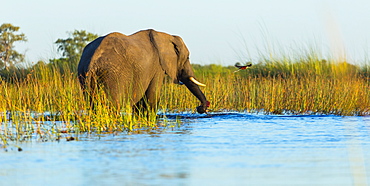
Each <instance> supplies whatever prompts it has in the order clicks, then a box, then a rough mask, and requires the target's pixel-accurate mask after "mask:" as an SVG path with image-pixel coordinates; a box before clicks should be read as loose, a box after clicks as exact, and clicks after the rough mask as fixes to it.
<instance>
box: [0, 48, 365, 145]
mask: <svg viewBox="0 0 370 186" xmlns="http://www.w3.org/2000/svg"><path fill="white" fill-rule="evenodd" d="M194 68H195V72H196V74H197V78H198V79H199V80H200V81H202V82H204V83H205V84H207V87H205V88H202V89H203V91H204V93H205V95H206V97H207V99H208V100H209V101H210V102H211V107H210V108H209V109H210V111H225V110H233V111H249V112H262V113H265V114H335V115H370V83H369V77H370V76H369V66H361V67H360V66H355V65H352V64H349V63H347V62H345V61H344V62H343V61H339V62H338V61H333V60H322V59H319V58H318V57H317V56H315V55H308V56H303V57H302V56H297V57H295V58H290V57H283V58H281V59H274V60H271V59H263V60H261V62H259V63H257V64H254V66H253V67H252V68H250V69H247V70H244V71H238V72H234V71H235V70H236V69H235V68H234V67H222V66H217V65H209V66H199V65H194ZM25 72H27V73H26V74H23V75H19V74H18V75H17V76H14V77H17V78H9V77H11V76H8V77H7V78H3V79H2V80H1V83H0V142H2V143H3V145H5V144H6V141H8V140H16V141H22V140H27V139H28V138H35V137H36V138H37V139H39V140H45V139H56V140H58V139H60V138H62V137H63V136H66V135H78V134H79V133H84V132H88V133H105V132H109V133H114V132H121V131H127V132H132V131H135V130H136V129H139V128H153V127H156V125H157V120H156V119H157V118H156V113H150V114H149V115H140V114H139V115H132V114H131V113H132V110H131V107H129V106H124V107H123V108H121V109H120V110H121V112H117V110H116V109H114V107H113V106H112V104H111V102H110V101H109V99H107V96H106V95H105V93H104V92H103V91H100V92H99V93H98V94H96V95H94V96H95V99H96V100H98V101H96V102H95V105H94V110H91V109H89V107H90V105H89V103H88V102H86V101H85V98H84V95H83V93H82V90H81V88H80V85H79V83H78V80H77V75H76V74H75V73H73V72H71V71H68V70H64V71H63V73H62V72H61V71H60V69H58V68H55V67H49V66H38V67H37V68H33V69H30V70H28V71H25ZM20 77H22V78H20ZM161 98H162V99H161V102H160V110H161V111H163V112H182V111H188V112H195V108H196V106H198V104H199V101H198V100H197V99H196V98H195V97H194V96H192V95H191V93H190V91H188V90H187V89H186V87H185V86H179V85H175V84H171V83H166V84H164V86H163V87H162V95H161Z"/></svg>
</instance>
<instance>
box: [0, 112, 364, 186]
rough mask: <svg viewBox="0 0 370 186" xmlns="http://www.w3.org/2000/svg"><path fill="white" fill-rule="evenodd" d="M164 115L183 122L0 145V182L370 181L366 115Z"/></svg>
mask: <svg viewBox="0 0 370 186" xmlns="http://www.w3.org/2000/svg"><path fill="white" fill-rule="evenodd" d="M167 117H168V120H169V121H172V120H175V119H176V118H177V120H180V121H181V125H179V126H173V127H165V128H160V129H156V130H153V131H150V132H146V133H144V134H127V133H120V134H116V135H112V134H106V135H99V136H98V135H87V134H86V135H80V136H78V140H74V141H66V140H64V139H62V140H61V141H60V142H25V143H20V144H17V145H19V146H20V147H21V148H22V149H23V151H21V152H18V151H17V150H16V149H15V147H14V149H12V148H8V151H5V150H1V149H0V185H358V184H370V117H340V116H327V115H305V116H269V115H258V114H249V113H217V114H216V113H213V114H211V115H210V116H205V115H197V114H195V115H193V114H172V115H168V116H167Z"/></svg>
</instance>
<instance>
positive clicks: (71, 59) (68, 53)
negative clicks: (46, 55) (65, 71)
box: [50, 30, 98, 70]
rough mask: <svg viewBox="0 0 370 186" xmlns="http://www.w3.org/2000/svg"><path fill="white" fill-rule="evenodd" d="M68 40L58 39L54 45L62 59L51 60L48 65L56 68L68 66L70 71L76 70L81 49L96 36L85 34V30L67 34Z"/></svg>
mask: <svg viewBox="0 0 370 186" xmlns="http://www.w3.org/2000/svg"><path fill="white" fill-rule="evenodd" d="M67 33H68V32H67ZM68 34H69V38H67V39H58V40H57V41H55V44H56V45H57V47H58V52H60V53H61V55H62V57H61V58H58V59H51V60H50V63H51V64H54V65H57V66H63V67H65V66H68V67H69V68H71V69H72V70H75V68H77V63H78V61H79V59H80V57H81V54H82V51H83V48H84V47H85V46H86V45H87V44H88V43H89V42H90V41H92V40H94V39H95V38H97V37H98V35H96V34H93V33H90V32H87V31H85V30H75V31H74V32H72V33H68Z"/></svg>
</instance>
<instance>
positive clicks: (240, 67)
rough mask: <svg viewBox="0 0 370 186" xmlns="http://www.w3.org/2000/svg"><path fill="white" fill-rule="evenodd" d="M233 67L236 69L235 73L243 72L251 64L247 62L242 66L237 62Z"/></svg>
mask: <svg viewBox="0 0 370 186" xmlns="http://www.w3.org/2000/svg"><path fill="white" fill-rule="evenodd" d="M234 66H235V67H236V68H238V70H236V71H235V72H238V71H239V70H245V69H247V68H249V67H251V66H252V63H251V62H248V63H246V64H245V65H242V64H241V63H239V62H237V63H235V65H234Z"/></svg>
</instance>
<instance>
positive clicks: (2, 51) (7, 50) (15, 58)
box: [0, 23, 27, 70]
mask: <svg viewBox="0 0 370 186" xmlns="http://www.w3.org/2000/svg"><path fill="white" fill-rule="evenodd" d="M19 28H20V27H18V26H13V25H12V24H10V23H4V24H2V25H1V26H0V69H3V68H5V69H7V70H8V68H9V67H13V66H14V65H15V64H16V63H19V62H22V61H23V60H24V55H23V54H20V53H18V52H17V51H15V50H14V42H16V41H27V38H26V35H24V34H23V33H20V34H16V33H15V32H18V30H19Z"/></svg>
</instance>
